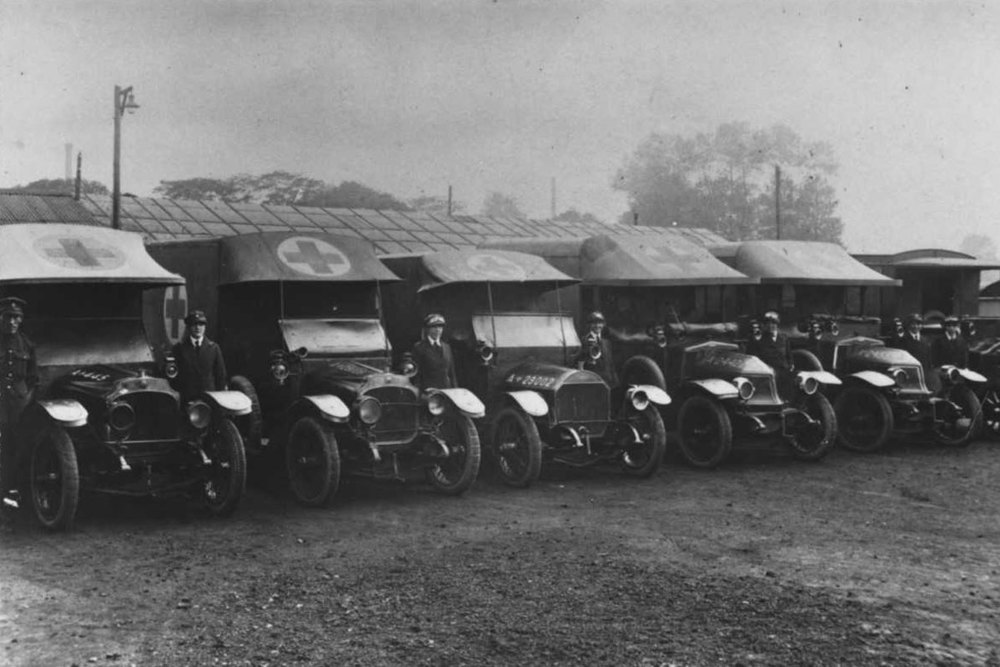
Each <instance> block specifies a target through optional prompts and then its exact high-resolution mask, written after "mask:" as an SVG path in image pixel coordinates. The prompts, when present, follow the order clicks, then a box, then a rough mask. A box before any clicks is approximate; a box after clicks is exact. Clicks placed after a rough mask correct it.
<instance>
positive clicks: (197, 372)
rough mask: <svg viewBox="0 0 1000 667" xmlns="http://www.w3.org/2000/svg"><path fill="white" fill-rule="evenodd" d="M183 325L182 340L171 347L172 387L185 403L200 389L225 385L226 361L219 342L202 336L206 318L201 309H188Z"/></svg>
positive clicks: (199, 393) (208, 389)
mask: <svg viewBox="0 0 1000 667" xmlns="http://www.w3.org/2000/svg"><path fill="white" fill-rule="evenodd" d="M184 324H185V325H186V329H185V331H184V339H183V340H182V341H181V342H179V343H177V344H176V345H174V349H173V354H174V358H175V359H176V361H177V377H176V378H175V379H174V389H176V390H177V391H178V392H180V395H181V400H182V401H184V402H188V401H192V400H194V399H196V398H198V396H200V395H201V394H202V393H203V392H206V391H220V390H223V389H225V388H226V363H225V362H224V361H223V360H222V349H221V348H220V347H219V345H218V344H217V343H216V342H215V341H212V340H209V339H208V337H207V336H205V328H206V326H207V325H208V318H207V317H205V313H204V311H201V310H192V311H191V312H190V313H188V316H187V317H185V318H184Z"/></svg>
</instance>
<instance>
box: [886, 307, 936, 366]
mask: <svg viewBox="0 0 1000 667" xmlns="http://www.w3.org/2000/svg"><path fill="white" fill-rule="evenodd" d="M923 324H924V318H923V317H921V316H920V313H911V314H910V315H908V316H907V317H906V319H905V320H904V321H903V327H904V331H903V335H902V336H900V337H899V338H898V339H896V341H895V343H893V347H898V348H899V349H901V350H906V351H907V352H909V353H910V354H911V355H913V357H914V358H915V359H916V360H917V361H919V362H920V365H921V366H923V367H924V376H925V377H928V378H929V377H930V375H931V374H930V373H929V371H930V370H931V368H932V365H931V346H930V343H928V342H927V340H926V339H925V338H924V335H923V334H922V333H921V331H920V328H921V327H922V326H923Z"/></svg>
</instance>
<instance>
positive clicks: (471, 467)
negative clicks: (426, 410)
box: [424, 410, 482, 496]
mask: <svg viewBox="0 0 1000 667" xmlns="http://www.w3.org/2000/svg"><path fill="white" fill-rule="evenodd" d="M445 418H446V419H447V420H448V421H451V422H452V423H453V424H454V426H455V432H454V433H453V434H452V433H448V435H456V436H458V437H460V438H461V439H462V440H464V442H462V443H453V442H451V439H450V438H447V439H446V440H445V444H446V445H448V449H449V450H450V451H451V456H449V458H448V463H452V462H453V461H452V458H453V457H456V456H460V457H461V459H460V460H459V461H458V464H459V465H458V466H457V470H453V471H451V472H452V473H453V474H449V473H448V471H447V470H446V469H445V468H443V467H442V466H441V465H440V464H438V465H432V466H428V468H427V469H426V470H425V471H424V475H425V477H426V478H427V483H428V484H430V485H431V486H433V487H434V488H435V489H436V490H438V491H440V492H441V493H443V494H445V495H448V496H458V495H461V494H463V493H465V492H466V491H468V490H469V488H470V487H471V486H472V485H473V483H475V481H476V478H477V477H478V476H479V463H480V461H481V458H482V448H481V447H480V444H479V432H478V431H476V425H475V424H474V423H473V422H472V419H470V418H469V417H467V416H466V415H463V414H461V413H459V412H456V411H453V410H449V411H448V412H447V413H446V415H445Z"/></svg>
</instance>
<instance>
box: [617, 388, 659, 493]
mask: <svg viewBox="0 0 1000 667" xmlns="http://www.w3.org/2000/svg"><path fill="white" fill-rule="evenodd" d="M632 419H635V420H641V421H643V422H645V428H644V427H643V426H642V425H641V424H636V427H637V428H638V430H639V433H640V434H645V433H647V432H648V433H650V434H651V437H650V444H649V446H648V447H644V448H643V449H644V450H646V451H648V452H649V456H648V457H647V458H646V461H645V462H644V463H642V464H640V465H634V464H631V463H629V457H628V451H626V450H622V453H621V458H619V460H618V465H619V466H620V467H621V469H622V471H623V472H624V473H625V474H626V475H629V476H630V477H639V478H646V477H651V476H652V475H653V473H655V472H656V471H657V470H659V469H660V466H661V465H662V464H663V456H664V454H666V451H667V428H666V427H665V426H664V425H663V417H661V416H660V411H659V410H658V409H657V408H656V406H655V405H649V406H648V407H647V408H646V409H645V410H643V411H642V412H638V413H635V415H634V416H633V417H632ZM630 421H631V419H630Z"/></svg>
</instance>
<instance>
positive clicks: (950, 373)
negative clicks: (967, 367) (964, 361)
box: [941, 366, 962, 382]
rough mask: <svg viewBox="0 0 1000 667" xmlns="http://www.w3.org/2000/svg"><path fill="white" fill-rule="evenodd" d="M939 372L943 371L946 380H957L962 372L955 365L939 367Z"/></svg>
mask: <svg viewBox="0 0 1000 667" xmlns="http://www.w3.org/2000/svg"><path fill="white" fill-rule="evenodd" d="M941 372H942V373H944V377H945V379H946V380H948V382H958V381H959V380H961V379H962V374H961V373H960V372H959V370H958V368H956V367H955V366H945V367H944V368H942V369H941Z"/></svg>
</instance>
